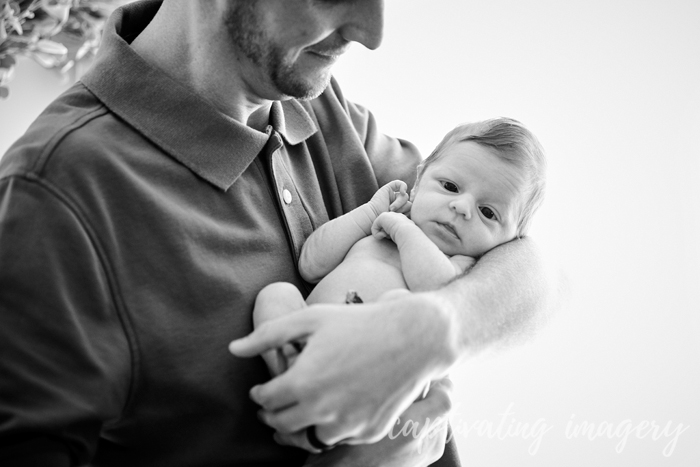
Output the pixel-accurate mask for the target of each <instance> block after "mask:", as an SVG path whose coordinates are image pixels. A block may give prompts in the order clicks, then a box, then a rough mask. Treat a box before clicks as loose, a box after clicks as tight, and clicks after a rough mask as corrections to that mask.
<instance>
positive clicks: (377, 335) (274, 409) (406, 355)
mask: <svg viewBox="0 0 700 467" xmlns="http://www.w3.org/2000/svg"><path fill="white" fill-rule="evenodd" d="M351 308H352V309H349V307H347V306H344V305H314V306H312V307H309V308H308V309H306V310H302V311H298V312H296V313H292V314H290V315H288V316H284V317H281V318H279V319H275V320H272V321H269V322H267V323H265V324H263V325H262V326H260V327H259V328H258V329H256V330H255V331H254V332H253V333H252V334H250V335H249V336H247V337H245V338H243V339H240V340H237V341H234V342H232V343H231V345H230V350H231V352H232V353H233V354H234V355H238V356H240V357H252V356H255V355H259V354H261V353H263V352H265V351H267V350H270V349H274V348H281V347H282V346H283V345H284V344H286V343H290V342H293V341H297V340H304V339H305V340H306V346H305V347H304V350H303V352H301V354H300V355H299V356H298V358H297V360H296V362H295V363H294V365H293V366H292V367H291V368H289V369H288V370H287V371H286V372H285V373H283V374H281V375H280V376H278V377H276V378H274V379H272V380H271V381H269V382H268V383H266V384H263V385H260V386H256V387H253V388H252V389H251V391H250V395H251V398H252V399H253V400H254V401H255V402H256V403H258V404H260V405H261V406H262V408H263V410H262V411H261V413H260V416H261V419H262V420H263V421H264V422H265V423H267V424H268V425H270V426H271V427H272V428H274V429H275V430H277V431H278V432H279V433H281V434H283V435H288V434H293V433H299V432H301V431H302V430H303V429H305V428H306V427H309V426H312V425H314V426H316V434H317V436H318V438H319V439H320V440H321V441H322V442H324V443H325V444H328V445H333V444H336V443H338V442H341V441H342V442H344V443H351V444H357V443H373V442H377V441H379V440H380V439H382V438H383V437H384V436H386V434H387V433H388V432H389V430H390V429H391V428H392V426H393V424H394V422H395V420H396V419H397V417H399V415H400V414H401V413H403V412H404V411H405V410H406V409H408V407H409V406H410V405H411V404H412V403H413V401H415V400H416V398H417V397H418V396H419V395H420V394H421V391H422V389H423V388H424V387H425V385H426V384H428V382H429V381H430V380H435V379H438V378H441V377H443V376H444V375H445V374H446V372H447V370H448V369H449V368H450V367H451V366H452V365H453V364H454V363H455V362H456V359H457V356H458V354H459V352H458V349H457V347H458V338H459V335H458V333H456V332H455V331H456V330H457V329H458V326H455V325H454V323H452V322H451V319H450V318H451V317H452V316H454V313H453V312H452V313H448V312H447V311H446V308H447V305H446V304H445V303H442V302H438V299H437V298H435V296H433V295H432V294H412V293H410V292H407V291H393V292H389V293H388V294H386V295H385V296H384V297H382V299H380V301H378V302H375V303H372V304H368V305H355V306H353V307H351Z"/></svg>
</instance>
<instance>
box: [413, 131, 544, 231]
mask: <svg viewBox="0 0 700 467" xmlns="http://www.w3.org/2000/svg"><path fill="white" fill-rule="evenodd" d="M465 141H474V142H475V143H477V144H480V145H483V146H486V147H488V148H491V149H493V151H492V153H493V154H494V155H496V156H498V157H499V158H501V159H502V160H504V161H506V162H508V163H510V164H512V165H514V166H515V167H517V168H518V169H520V170H521V171H522V172H523V174H524V176H525V181H526V185H525V190H526V191H525V203H524V204H523V206H522V209H521V212H520V214H519V216H518V225H517V236H518V237H522V236H524V235H525V234H527V231H528V229H529V227H530V224H531V222H532V217H533V215H534V214H535V211H537V208H539V207H540V204H542V200H543V198H544V187H545V171H546V167H547V162H546V160H545V156H544V149H542V145H541V144H540V142H539V141H538V140H537V138H536V137H535V135H533V134H532V133H531V132H530V131H529V130H528V129H527V128H525V126H523V124H522V123H520V122H519V121H517V120H513V119H512V118H506V117H500V118H493V119H490V120H484V121H481V122H474V123H464V124H462V125H459V126H457V128H455V129H454V130H452V131H450V132H449V133H447V135H445V137H444V138H443V139H442V141H440V144H438V145H437V147H436V148H435V150H433V152H432V153H431V154H430V156H428V157H427V158H426V159H425V160H424V161H423V162H421V163H420V165H419V166H418V177H417V179H416V186H418V183H419V182H420V179H421V176H422V175H423V172H424V171H425V169H426V168H427V167H428V166H429V165H430V164H432V163H433V162H435V161H436V160H438V159H440V158H441V157H442V156H443V155H444V154H445V151H446V150H447V149H448V148H450V147H452V146H453V145H455V144H457V143H460V142H465Z"/></svg>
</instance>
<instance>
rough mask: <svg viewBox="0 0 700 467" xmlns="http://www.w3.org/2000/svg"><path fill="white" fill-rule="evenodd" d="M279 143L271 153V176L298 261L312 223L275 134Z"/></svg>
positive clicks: (282, 148) (279, 139) (309, 233)
mask: <svg viewBox="0 0 700 467" xmlns="http://www.w3.org/2000/svg"><path fill="white" fill-rule="evenodd" d="M275 137H276V138H277V139H278V142H279V143H280V144H279V145H278V146H277V148H276V149H275V150H274V152H273V153H272V154H271V157H270V159H271V168H272V178H273V181H274V183H275V188H276V190H275V191H276V192H277V196H278V198H279V201H280V207H281V208H282V209H281V213H282V216H283V217H284V221H285V224H286V227H287V231H288V234H289V236H290V238H291V240H292V244H293V246H294V254H295V257H296V259H297V261H298V259H299V256H300V254H301V247H302V246H303V244H304V242H305V241H306V238H307V237H308V236H309V235H311V232H313V225H312V223H311V219H310V217H309V214H308V213H307V212H306V209H305V208H304V206H303V204H302V203H301V197H300V195H299V192H298V191H297V189H296V185H295V183H294V180H293V179H292V177H291V175H290V174H289V171H288V170H287V169H286V167H285V165H284V161H283V159H282V156H281V153H280V151H284V147H283V146H282V144H281V138H280V137H279V135H277V134H275Z"/></svg>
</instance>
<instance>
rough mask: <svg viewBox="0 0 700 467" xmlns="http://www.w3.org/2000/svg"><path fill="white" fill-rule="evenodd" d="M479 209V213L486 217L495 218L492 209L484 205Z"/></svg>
mask: <svg viewBox="0 0 700 467" xmlns="http://www.w3.org/2000/svg"><path fill="white" fill-rule="evenodd" d="M479 210H481V214H483V215H484V217H486V218H487V219H495V218H496V213H495V212H493V209H491V208H487V207H486V206H484V207H480V208H479Z"/></svg>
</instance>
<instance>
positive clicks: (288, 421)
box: [258, 405, 312, 434]
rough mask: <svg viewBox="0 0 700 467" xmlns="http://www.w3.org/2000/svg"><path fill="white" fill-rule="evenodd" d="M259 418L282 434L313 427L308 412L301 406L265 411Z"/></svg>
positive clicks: (260, 413)
mask: <svg viewBox="0 0 700 467" xmlns="http://www.w3.org/2000/svg"><path fill="white" fill-rule="evenodd" d="M258 416H259V418H260V420H262V421H263V423H265V424H266V425H268V426H269V427H271V428H274V429H275V431H278V432H279V433H282V434H290V433H296V432H299V431H302V430H303V429H304V428H305V427H307V426H309V425H312V423H311V422H310V421H309V414H308V410H305V409H304V408H302V407H300V406H299V405H293V406H291V407H288V408H286V409H283V410H278V411H268V410H263V411H260V412H259V413H258Z"/></svg>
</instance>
